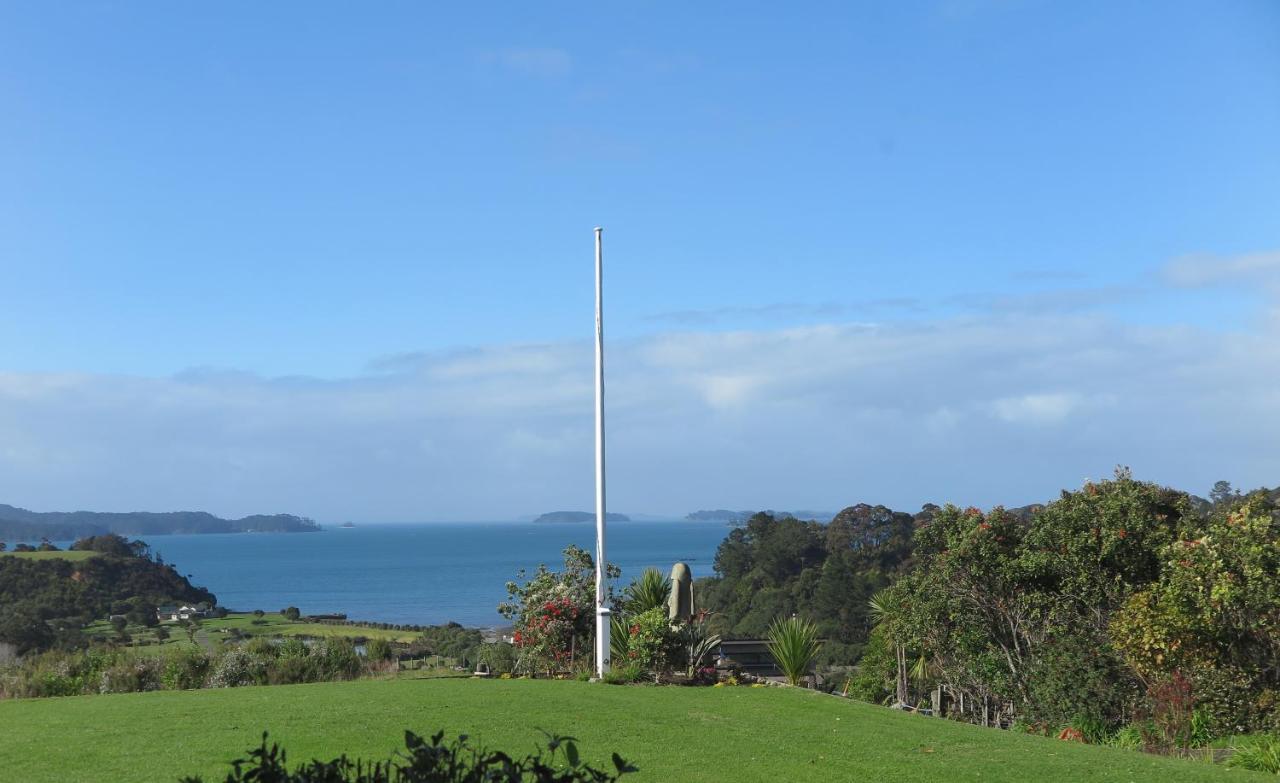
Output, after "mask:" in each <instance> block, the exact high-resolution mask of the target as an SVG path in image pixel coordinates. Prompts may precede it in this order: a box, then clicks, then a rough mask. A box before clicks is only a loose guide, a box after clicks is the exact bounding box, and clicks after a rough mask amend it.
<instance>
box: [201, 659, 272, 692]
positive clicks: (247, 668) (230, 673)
mask: <svg viewBox="0 0 1280 783" xmlns="http://www.w3.org/2000/svg"><path fill="white" fill-rule="evenodd" d="M264 669H265V667H263V666H262V665H261V663H260V662H259V661H258V660H257V659H256V658H255V657H254V656H252V655H250V654H249V653H248V652H246V651H245V650H230V651H228V652H226V653H224V654H223V655H222V657H220V658H218V659H217V661H216V662H215V663H214V665H213V671H211V672H210V673H209V681H208V686H209V687H210V688H235V687H238V686H241V685H253V684H254V683H256V682H261V681H262V680H263V679H265V677H264V675H265V673H266V672H265V670H264Z"/></svg>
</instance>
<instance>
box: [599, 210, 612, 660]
mask: <svg viewBox="0 0 1280 783" xmlns="http://www.w3.org/2000/svg"><path fill="white" fill-rule="evenodd" d="M603 232H604V229H602V228H599V227H597V228H596V676H597V677H604V675H605V673H606V672H608V671H609V624H610V620H611V619H612V618H611V617H610V611H609V606H608V605H607V602H606V598H607V592H606V589H605V588H606V584H605V568H606V564H607V563H608V561H607V560H606V559H605V550H604V508H605V503H604V262H603V253H602V251H601V237H600V235H601V234H602V233H603Z"/></svg>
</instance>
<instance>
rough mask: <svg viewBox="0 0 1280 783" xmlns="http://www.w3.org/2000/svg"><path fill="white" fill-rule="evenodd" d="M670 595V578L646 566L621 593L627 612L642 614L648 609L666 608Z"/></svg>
mask: <svg viewBox="0 0 1280 783" xmlns="http://www.w3.org/2000/svg"><path fill="white" fill-rule="evenodd" d="M670 597H671V580H670V579H667V578H666V577H665V576H663V575H662V572H660V571H659V570H658V569H656V568H646V569H645V570H644V572H643V573H641V574H640V576H639V577H638V578H637V579H635V580H633V581H632V582H631V584H630V585H628V586H627V589H626V590H624V591H623V593H622V605H623V608H624V609H625V610H626V612H627V613H628V614H643V613H645V612H647V611H649V610H650V609H663V610H665V609H666V608H667V599H668V598H670Z"/></svg>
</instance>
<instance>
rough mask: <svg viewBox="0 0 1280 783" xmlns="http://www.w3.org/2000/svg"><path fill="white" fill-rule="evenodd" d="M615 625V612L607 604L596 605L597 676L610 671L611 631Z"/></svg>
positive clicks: (602, 675)
mask: <svg viewBox="0 0 1280 783" xmlns="http://www.w3.org/2000/svg"><path fill="white" fill-rule="evenodd" d="M612 627H613V612H612V611H611V610H610V609H609V607H607V606H599V607H596V676H597V677H604V676H605V675H606V674H608V673H609V664H610V661H609V631H610V630H611V629H612Z"/></svg>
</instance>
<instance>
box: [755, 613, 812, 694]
mask: <svg viewBox="0 0 1280 783" xmlns="http://www.w3.org/2000/svg"><path fill="white" fill-rule="evenodd" d="M768 637H769V641H768V642H767V643H766V646H767V647H768V648H769V654H770V655H772V656H773V660H774V661H776V662H777V664H778V668H779V669H782V673H783V675H784V676H786V678H787V682H789V683H791V684H792V685H799V684H800V683H801V681H803V680H804V678H805V675H807V674H808V673H809V667H810V666H811V665H812V664H813V659H814V658H816V657H818V651H819V650H820V649H822V641H821V640H820V639H818V626H816V625H814V624H813V623H812V622H810V621H808V620H802V619H800V618H799V617H788V618H787V619H785V620H775V621H774V623H773V625H771V626H769V633H768Z"/></svg>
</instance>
